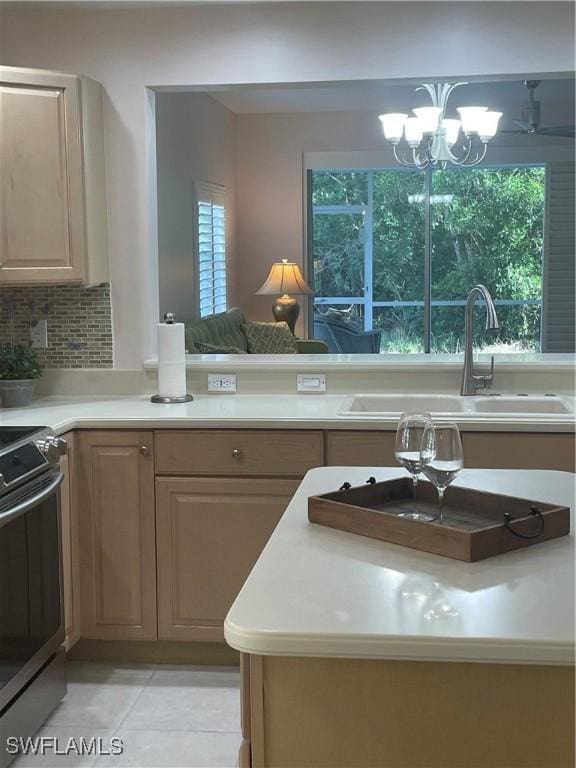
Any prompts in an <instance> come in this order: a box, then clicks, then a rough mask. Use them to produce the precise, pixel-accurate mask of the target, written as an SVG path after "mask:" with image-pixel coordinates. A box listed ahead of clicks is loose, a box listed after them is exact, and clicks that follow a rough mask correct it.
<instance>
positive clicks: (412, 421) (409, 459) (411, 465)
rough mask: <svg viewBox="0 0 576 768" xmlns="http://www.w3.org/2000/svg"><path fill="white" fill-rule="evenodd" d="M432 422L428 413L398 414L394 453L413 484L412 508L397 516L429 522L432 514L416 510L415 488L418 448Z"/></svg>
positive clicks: (418, 459) (417, 472) (418, 461)
mask: <svg viewBox="0 0 576 768" xmlns="http://www.w3.org/2000/svg"><path fill="white" fill-rule="evenodd" d="M431 424H432V417H431V416H430V414H429V413H425V412H416V411H409V412H407V413H403V414H402V415H401V416H400V421H399V422H398V429H397V431H396V445H395V448H394V453H395V456H396V460H397V461H398V463H399V464H401V465H402V466H403V467H404V468H405V469H407V470H408V472H410V474H411V475H412V482H413V484H414V508H413V509H412V510H410V511H408V512H401V513H400V514H399V515H398V516H399V517H408V518H410V519H411V520H424V521H426V522H430V521H431V520H433V519H434V518H433V516H432V515H429V514H427V513H425V512H421V511H419V510H418V506H417V500H416V489H417V487H418V475H419V474H420V472H421V471H422V468H421V464H420V449H421V445H422V439H423V435H424V433H425V431H426V428H427V427H428V426H431Z"/></svg>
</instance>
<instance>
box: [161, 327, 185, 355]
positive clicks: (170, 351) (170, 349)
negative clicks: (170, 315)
mask: <svg viewBox="0 0 576 768" xmlns="http://www.w3.org/2000/svg"><path fill="white" fill-rule="evenodd" d="M185 356H186V350H185V344H184V323H158V362H159V363H181V362H183V361H184V359H185Z"/></svg>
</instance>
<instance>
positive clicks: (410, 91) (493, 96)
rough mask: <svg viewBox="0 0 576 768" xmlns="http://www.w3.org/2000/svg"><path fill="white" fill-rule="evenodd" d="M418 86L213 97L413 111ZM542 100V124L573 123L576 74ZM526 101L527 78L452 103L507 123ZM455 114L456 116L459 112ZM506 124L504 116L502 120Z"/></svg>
mask: <svg viewBox="0 0 576 768" xmlns="http://www.w3.org/2000/svg"><path fill="white" fill-rule="evenodd" d="M415 87H416V85H406V84H402V85H396V84H390V83H389V82H386V81H371V82H364V81H362V82H360V81H358V82H348V83H330V84H325V83H324V84H315V83H310V84H305V85H302V84H298V85H279V86H254V87H253V86H246V87H234V88H226V87H224V88H219V89H218V90H213V91H209V93H210V95H211V96H212V97H213V98H215V99H217V100H218V101H219V102H221V103H222V104H223V105H224V106H225V107H227V108H228V109H230V110H231V111H232V112H235V113H236V114H254V113H283V112H357V111H365V112H375V113H380V112H398V111H406V112H409V111H410V110H411V109H412V108H413V107H417V106H426V105H428V104H430V99H429V97H428V95H427V94H426V93H425V92H417V93H416V92H415V90H414V89H415ZM535 97H536V99H538V100H539V101H540V102H541V110H542V119H541V125H542V126H550V125H560V124H573V123H574V78H566V79H557V80H546V81H543V82H542V83H541V85H540V86H539V87H538V88H537V90H536V92H535ZM527 100H528V91H527V90H526V88H525V86H524V83H523V81H501V82H489V83H470V84H469V85H467V86H463V87H462V88H459V89H458V90H456V91H454V93H453V94H452V95H451V97H450V101H449V111H450V107H452V108H455V107H456V106H473V105H475V104H483V105H486V106H488V107H490V108H491V109H497V110H500V111H502V112H504V118H505V119H506V121H508V120H511V119H512V118H520V114H521V111H522V104H523V103H524V102H525V101H527ZM455 116H456V115H455ZM503 122H504V120H503Z"/></svg>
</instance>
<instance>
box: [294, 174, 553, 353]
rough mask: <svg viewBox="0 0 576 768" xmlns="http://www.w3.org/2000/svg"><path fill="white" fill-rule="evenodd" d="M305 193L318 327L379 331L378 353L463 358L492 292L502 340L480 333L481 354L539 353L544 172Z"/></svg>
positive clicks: (352, 177)
mask: <svg viewBox="0 0 576 768" xmlns="http://www.w3.org/2000/svg"><path fill="white" fill-rule="evenodd" d="M308 189H309V196H308V197H309V199H308V212H309V217H308V222H309V240H308V242H309V264H308V274H309V276H310V278H311V281H312V283H313V285H314V289H315V297H314V315H315V317H316V318H321V317H322V316H325V317H326V318H330V317H331V316H332V317H339V318H340V319H344V320H345V321H346V322H350V323H355V324H356V326H355V327H360V328H362V329H363V330H365V331H369V330H373V329H377V330H379V331H380V332H381V341H380V351H381V352H404V353H407V352H458V351H461V349H462V336H463V329H464V308H465V304H466V297H467V295H468V292H469V290H470V288H471V287H472V286H473V285H475V284H477V283H484V284H485V285H486V286H487V287H488V288H489V290H490V292H491V293H492V295H493V297H494V299H495V303H496V306H497V309H498V314H499V318H500V325H501V331H500V332H499V334H498V335H496V336H494V335H490V334H487V333H484V332H483V331H482V324H481V323H480V322H479V323H476V328H477V331H476V335H477V338H476V339H475V341H476V344H477V345H478V346H479V347H480V348H481V349H485V350H490V351H496V352H498V351H503V352H509V351H512V352H515V351H540V350H541V348H542V330H541V328H542V307H543V246H544V213H545V200H546V169H545V167H544V166H542V165H539V166H522V167H510V166H505V167H489V168H487V167H482V168H475V169H466V170H464V169H450V170H445V171H443V170H427V171H412V170H406V169H402V168H398V169H396V168H394V169H374V170H318V171H309V177H308ZM480 309H481V308H480V307H479V308H478V309H477V311H480Z"/></svg>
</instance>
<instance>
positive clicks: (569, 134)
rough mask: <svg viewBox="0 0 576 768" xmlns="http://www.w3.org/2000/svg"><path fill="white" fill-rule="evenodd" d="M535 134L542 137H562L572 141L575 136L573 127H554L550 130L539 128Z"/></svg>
mask: <svg viewBox="0 0 576 768" xmlns="http://www.w3.org/2000/svg"><path fill="white" fill-rule="evenodd" d="M536 133H539V134H541V135H542V136H563V137H565V138H567V139H573V138H574V136H575V132H574V126H573V125H556V126H553V127H550V128H539V129H538V130H537V131H536Z"/></svg>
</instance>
